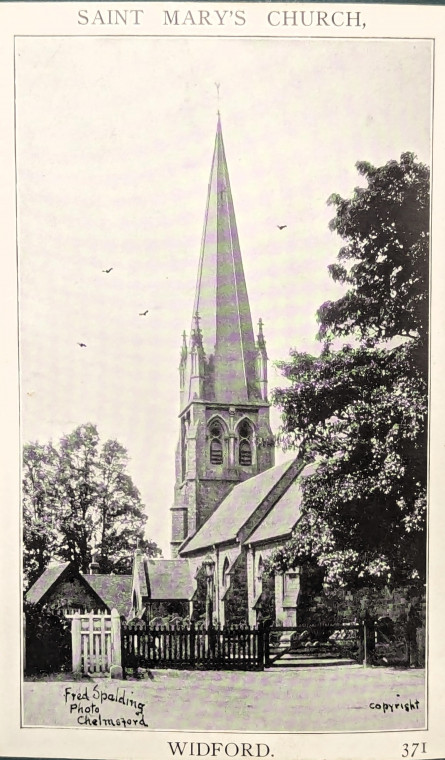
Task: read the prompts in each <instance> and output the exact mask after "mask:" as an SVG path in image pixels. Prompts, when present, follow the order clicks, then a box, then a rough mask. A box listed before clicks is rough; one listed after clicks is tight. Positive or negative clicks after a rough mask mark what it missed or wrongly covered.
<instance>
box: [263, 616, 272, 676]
mask: <svg viewBox="0 0 445 760" xmlns="http://www.w3.org/2000/svg"><path fill="white" fill-rule="evenodd" d="M270 630H271V624H270V621H266V622H265V623H264V628H263V637H264V638H263V641H264V667H265V668H268V667H270Z"/></svg>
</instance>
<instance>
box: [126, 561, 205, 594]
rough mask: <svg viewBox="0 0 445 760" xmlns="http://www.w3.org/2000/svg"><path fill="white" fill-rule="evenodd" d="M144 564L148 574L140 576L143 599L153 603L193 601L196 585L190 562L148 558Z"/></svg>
mask: <svg viewBox="0 0 445 760" xmlns="http://www.w3.org/2000/svg"><path fill="white" fill-rule="evenodd" d="M144 564H145V570H146V572H145V573H144V575H143V574H142V573H140V576H139V577H140V582H141V594H142V597H146V598H148V599H151V600H153V601H156V600H158V601H161V600H164V601H165V600H167V599H178V600H179V599H182V600H187V599H191V597H192V595H193V592H194V584H193V578H192V574H191V571H190V567H189V563H188V560H186V559H151V558H146V559H145V563H144ZM147 583H148V588H147Z"/></svg>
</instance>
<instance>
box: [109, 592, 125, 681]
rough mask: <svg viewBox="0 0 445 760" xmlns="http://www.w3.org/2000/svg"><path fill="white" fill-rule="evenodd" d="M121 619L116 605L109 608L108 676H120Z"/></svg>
mask: <svg viewBox="0 0 445 760" xmlns="http://www.w3.org/2000/svg"><path fill="white" fill-rule="evenodd" d="M122 677H123V671H122V644H121V619H120V616H119V613H118V611H117V609H116V607H113V609H112V610H111V666H110V678H122Z"/></svg>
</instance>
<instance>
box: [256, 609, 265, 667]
mask: <svg viewBox="0 0 445 760" xmlns="http://www.w3.org/2000/svg"><path fill="white" fill-rule="evenodd" d="M257 656H258V664H259V665H260V667H261V668H264V623H263V621H262V620H260V622H259V623H258V655H257Z"/></svg>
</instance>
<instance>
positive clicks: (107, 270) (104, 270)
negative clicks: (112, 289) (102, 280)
mask: <svg viewBox="0 0 445 760" xmlns="http://www.w3.org/2000/svg"><path fill="white" fill-rule="evenodd" d="M112 271H113V267H110V268H109V269H102V272H105V274H110V272H112Z"/></svg>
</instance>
